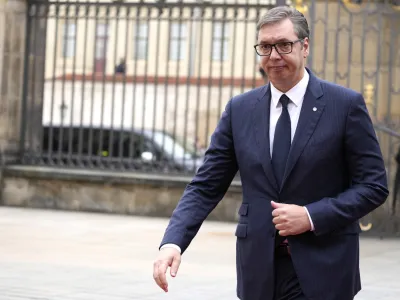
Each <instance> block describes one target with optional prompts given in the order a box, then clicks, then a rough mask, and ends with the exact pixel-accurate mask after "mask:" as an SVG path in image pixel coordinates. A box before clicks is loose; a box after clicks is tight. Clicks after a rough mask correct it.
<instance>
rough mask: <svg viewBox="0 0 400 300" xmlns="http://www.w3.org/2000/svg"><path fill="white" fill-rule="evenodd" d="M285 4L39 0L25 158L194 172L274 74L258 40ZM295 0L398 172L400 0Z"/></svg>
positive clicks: (28, 75) (319, 51)
mask: <svg viewBox="0 0 400 300" xmlns="http://www.w3.org/2000/svg"><path fill="white" fill-rule="evenodd" d="M271 1H272V0H271ZM277 4H279V3H275V2H268V1H261V0H235V1H234V0H231V1H192V2H184V1H131V2H122V1H114V2H106V1H98V2H81V1H77V2H71V1H68V2H55V1H42V0H30V1H29V9H28V22H27V37H26V38H27V41H26V47H27V48H26V53H27V54H26V60H25V78H24V93H23V116H24V118H23V122H22V124H21V145H20V149H21V163H23V164H39V165H43V164H44V165H55V166H63V167H78V168H82V167H83V168H111V169H118V170H141V171H149V172H150V171H151V172H165V173H171V172H179V173H193V172H194V171H195V170H196V169H197V167H198V166H199V164H200V163H201V161H202V157H203V153H204V149H206V148H207V146H208V143H209V138H210V135H211V133H212V131H213V130H214V128H215V126H216V124H217V122H218V119H219V117H220V114H221V111H222V109H223V108H224V106H225V104H226V102H227V101H228V100H229V99H230V98H231V97H232V96H234V95H236V94H239V93H242V92H244V91H246V90H250V89H252V88H254V87H257V86H260V85H262V84H264V83H265V82H266V81H267V80H268V79H267V78H264V77H263V76H262V74H261V73H260V70H259V66H258V57H257V55H256V54H255V51H254V49H253V47H252V46H253V45H254V43H255V26H256V23H257V21H258V19H259V17H260V16H261V15H262V14H263V13H264V12H265V11H267V10H268V9H270V8H271V7H273V6H275V5H277ZM295 4H296V7H297V8H298V9H299V10H300V11H302V12H303V13H304V14H305V15H306V16H307V18H308V20H309V24H310V27H311V33H312V34H311V45H312V48H311V55H310V57H309V59H308V66H309V67H310V68H311V69H312V70H313V71H314V73H316V75H318V76H320V77H322V78H324V79H327V80H331V81H333V82H337V83H340V84H342V85H345V86H348V87H351V88H353V89H355V90H358V91H360V92H362V93H363V94H364V96H365V99H366V101H367V104H368V106H369V109H370V113H371V116H372V118H373V120H374V122H375V124H376V128H377V132H378V136H379V138H380V142H381V146H382V151H383V153H384V157H385V162H386V164H387V168H388V174H389V178H392V177H393V173H394V169H393V168H394V167H395V165H394V160H393V157H394V155H395V153H396V152H397V147H398V141H399V140H398V138H397V137H396V135H394V134H389V133H388V132H391V133H392V132H396V131H398V129H399V127H400V122H399V120H400V118H399V116H400V105H399V103H400V52H399V49H400V29H399V28H400V18H399V15H400V9H399V5H398V3H396V2H393V1H380V0H376V1H351V0H310V1H304V2H303V1H295ZM383 128H385V129H386V131H385V130H384V129H383Z"/></svg>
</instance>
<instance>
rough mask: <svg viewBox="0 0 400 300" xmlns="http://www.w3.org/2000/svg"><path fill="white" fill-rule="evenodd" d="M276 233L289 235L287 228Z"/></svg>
mask: <svg viewBox="0 0 400 300" xmlns="http://www.w3.org/2000/svg"><path fill="white" fill-rule="evenodd" d="M278 233H279V235H280V236H288V235H289V232H288V230H287V229H285V230H279V231H278Z"/></svg>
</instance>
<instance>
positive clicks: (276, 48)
mask: <svg viewBox="0 0 400 300" xmlns="http://www.w3.org/2000/svg"><path fill="white" fill-rule="evenodd" d="M298 42H301V43H303V42H304V39H298V40H295V41H285V42H279V43H275V44H264V43H263V44H257V45H254V50H256V53H257V55H258V56H270V55H271V54H272V48H275V51H276V52H277V53H278V54H290V53H292V51H293V45H294V44H295V43H298ZM280 44H290V51H288V52H282V51H281V52H279V50H278V47H277V45H280ZM261 45H268V46H271V52H270V53H269V54H260V53H258V51H257V47H258V46H261Z"/></svg>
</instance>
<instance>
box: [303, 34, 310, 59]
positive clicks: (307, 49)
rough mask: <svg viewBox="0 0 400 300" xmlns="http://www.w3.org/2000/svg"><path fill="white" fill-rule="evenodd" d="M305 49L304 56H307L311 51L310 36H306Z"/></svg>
mask: <svg viewBox="0 0 400 300" xmlns="http://www.w3.org/2000/svg"><path fill="white" fill-rule="evenodd" d="M303 49H304V58H307V56H308V54H309V53H310V44H309V39H308V38H304V41H303Z"/></svg>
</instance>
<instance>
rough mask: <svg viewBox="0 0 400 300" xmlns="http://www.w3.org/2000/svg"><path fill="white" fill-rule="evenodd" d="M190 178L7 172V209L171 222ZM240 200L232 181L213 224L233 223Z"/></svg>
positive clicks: (44, 170) (17, 169)
mask: <svg viewBox="0 0 400 300" xmlns="http://www.w3.org/2000/svg"><path fill="white" fill-rule="evenodd" d="M189 180H190V178H188V177H179V176H161V175H151V174H133V173H127V172H125V173H123V172H110V171H85V170H74V171H73V170H63V169H59V168H57V169H55V168H40V167H23V166H21V167H18V166H14V167H7V168H6V169H5V170H4V177H3V191H2V195H1V203H2V205H5V206H19V207H33V208H45V209H61V210H75V211H91V212H102V213H117V214H128V215H143V216H157V217H169V216H171V213H172V211H173V209H174V208H175V206H176V204H177V203H178V201H179V199H180V198H181V196H182V193H183V190H184V189H185V187H186V185H187V184H188V182H189ZM241 201H242V194H241V187H240V184H239V183H237V182H234V183H233V184H232V186H231V187H230V189H229V191H228V192H227V194H226V196H225V197H224V199H223V200H222V201H221V202H220V204H219V205H218V206H217V208H216V209H215V210H214V211H213V212H212V213H211V215H210V216H209V219H212V220H220V221H235V220H236V218H237V210H238V208H239V205H240V203H241Z"/></svg>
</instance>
